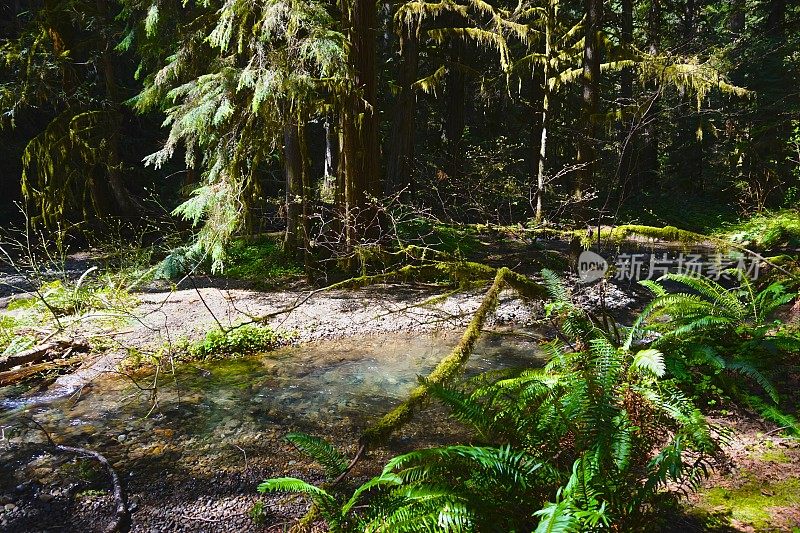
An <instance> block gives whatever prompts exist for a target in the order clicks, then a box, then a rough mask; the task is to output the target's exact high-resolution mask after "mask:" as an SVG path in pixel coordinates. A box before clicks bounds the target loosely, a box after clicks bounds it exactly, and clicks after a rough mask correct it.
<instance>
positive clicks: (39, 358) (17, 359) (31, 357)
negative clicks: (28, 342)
mask: <svg viewBox="0 0 800 533" xmlns="http://www.w3.org/2000/svg"><path fill="white" fill-rule="evenodd" d="M70 349H71V350H72V351H77V352H88V351H89V346H88V345H86V344H83V343H80V342H74V341H56V342H47V343H44V344H40V345H38V346H34V347H33V348H29V349H27V350H25V351H23V352H19V353H17V354H12V355H6V356H4V357H0V371H3V370H9V369H11V368H14V367H15V366H20V365H26V364H28V363H37V362H43V361H50V360H52V359H55V358H57V357H60V356H61V355H63V354H64V353H65V352H66V351H67V350H70Z"/></svg>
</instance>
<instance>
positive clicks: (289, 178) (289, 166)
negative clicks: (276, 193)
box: [283, 122, 303, 255]
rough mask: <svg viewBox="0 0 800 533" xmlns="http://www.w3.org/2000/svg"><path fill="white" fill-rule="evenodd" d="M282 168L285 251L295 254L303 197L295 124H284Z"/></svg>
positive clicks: (297, 133)
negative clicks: (283, 175)
mask: <svg viewBox="0 0 800 533" xmlns="http://www.w3.org/2000/svg"><path fill="white" fill-rule="evenodd" d="M283 170H284V174H285V177H286V205H285V210H286V234H285V236H284V247H285V250H286V253H288V254H291V255H297V252H298V250H299V245H300V235H299V234H300V231H301V229H300V214H301V208H302V197H303V156H302V152H301V148H300V136H299V131H298V127H297V124H294V123H292V122H289V123H287V124H286V125H285V126H284V131H283Z"/></svg>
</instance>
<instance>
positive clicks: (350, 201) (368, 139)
mask: <svg viewBox="0 0 800 533" xmlns="http://www.w3.org/2000/svg"><path fill="white" fill-rule="evenodd" d="M346 15H349V17H348V18H349V20H346V24H347V25H348V26H349V27H350V44H351V46H352V48H351V54H350V57H351V61H352V64H353V70H354V81H355V84H356V87H357V88H358V90H359V91H360V94H357V95H352V96H351V97H349V99H348V100H349V102H348V104H349V105H348V106H347V107H348V109H346V110H345V111H344V112H343V113H342V115H341V117H342V150H341V157H342V160H341V164H342V168H343V169H344V173H343V182H344V183H343V185H344V195H343V198H342V199H343V201H344V209H343V211H344V214H345V220H346V222H345V225H346V228H347V231H346V237H347V246H348V248H352V247H353V246H354V245H355V244H357V242H358V240H360V239H361V237H363V236H364V234H365V231H367V230H368V229H369V228H368V227H367V225H368V222H369V221H370V220H371V218H372V217H371V216H370V214H369V213H367V207H368V199H369V197H370V196H377V195H378V194H380V192H381V187H380V185H381V180H380V174H379V172H380V171H379V164H378V163H379V160H380V147H379V144H378V110H377V103H378V99H377V74H376V66H375V54H376V48H377V47H376V33H375V31H376V30H375V28H376V20H377V12H376V4H375V2H374V1H369V0H353V2H352V4H351V6H350V11H349V13H347V14H346Z"/></svg>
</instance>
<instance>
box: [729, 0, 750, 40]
mask: <svg viewBox="0 0 800 533" xmlns="http://www.w3.org/2000/svg"><path fill="white" fill-rule="evenodd" d="M730 4H731V10H730V15H728V30H730V32H731V33H732V34H734V35H735V36H739V35H741V33H742V32H743V31H744V25H745V14H746V12H747V2H746V0H730Z"/></svg>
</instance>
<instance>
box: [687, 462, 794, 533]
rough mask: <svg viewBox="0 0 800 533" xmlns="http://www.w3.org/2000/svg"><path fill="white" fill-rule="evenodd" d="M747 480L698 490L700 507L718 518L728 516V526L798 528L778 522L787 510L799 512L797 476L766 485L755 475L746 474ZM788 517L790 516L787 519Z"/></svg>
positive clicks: (743, 527) (759, 529)
mask: <svg viewBox="0 0 800 533" xmlns="http://www.w3.org/2000/svg"><path fill="white" fill-rule="evenodd" d="M743 477H744V479H745V480H747V481H746V482H745V483H744V484H743V485H741V486H739V487H736V488H726V487H716V488H712V489H709V490H707V491H704V492H703V493H701V496H702V498H703V503H702V505H701V506H700V509H701V510H705V511H706V512H707V513H708V517H709V518H711V517H713V518H714V519H716V520H717V521H721V520H724V519H726V518H727V519H728V520H729V521H730V525H731V526H733V527H737V528H740V529H745V530H746V529H749V528H753V529H754V530H755V531H765V530H770V529H774V530H789V531H791V530H792V529H790V528H792V527H800V524H797V525H795V526H792V524H791V522H789V523H787V524H784V525H783V527H782V526H781V524H780V523H779V522H780V521H782V520H783V519H784V517H783V516H782V515H785V514H786V511H787V510H792V509H793V510H794V512H795V513H797V512H798V506H800V479H797V478H790V479H785V480H782V481H777V482H775V483H768V484H765V483H763V482H762V481H760V480H758V479H757V478H755V477H754V476H751V475H748V473H745V475H744V476H743ZM789 520H791V519H789Z"/></svg>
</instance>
